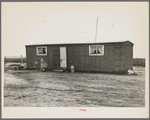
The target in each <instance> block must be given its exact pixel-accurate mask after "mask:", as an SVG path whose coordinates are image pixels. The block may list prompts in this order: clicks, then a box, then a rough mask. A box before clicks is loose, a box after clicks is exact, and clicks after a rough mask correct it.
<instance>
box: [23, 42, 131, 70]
mask: <svg viewBox="0 0 150 120" xmlns="http://www.w3.org/2000/svg"><path fill="white" fill-rule="evenodd" d="M36 47H37V46H29V47H27V49H26V56H27V67H28V68H37V69H39V68H40V61H41V58H43V60H44V61H45V62H47V63H48V69H49V70H54V69H60V49H59V47H62V46H60V45H58V46H57V45H55V46H52V45H51V46H47V56H37V55H36ZM65 47H66V52H67V53H66V54H67V69H70V66H71V65H72V64H73V65H74V67H75V71H87V72H88V71H89V72H90V71H91V72H122V71H125V70H127V69H132V63H133V60H132V59H133V47H132V46H131V45H126V44H113V45H111V44H104V55H103V56H90V55H89V44H88V45H68V46H67V45H65ZM35 62H37V63H38V64H37V65H35Z"/></svg>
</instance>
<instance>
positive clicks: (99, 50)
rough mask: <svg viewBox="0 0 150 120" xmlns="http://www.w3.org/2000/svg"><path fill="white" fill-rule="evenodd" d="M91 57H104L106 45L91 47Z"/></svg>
mask: <svg viewBox="0 0 150 120" xmlns="http://www.w3.org/2000/svg"><path fill="white" fill-rule="evenodd" d="M89 55H91V56H95V55H104V45H91V46H89Z"/></svg>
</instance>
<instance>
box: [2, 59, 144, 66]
mask: <svg viewBox="0 0 150 120" xmlns="http://www.w3.org/2000/svg"><path fill="white" fill-rule="evenodd" d="M4 61H5V62H21V58H5V59H4ZM23 62H26V58H23ZM133 66H145V58H133Z"/></svg>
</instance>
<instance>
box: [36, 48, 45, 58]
mask: <svg viewBox="0 0 150 120" xmlns="http://www.w3.org/2000/svg"><path fill="white" fill-rule="evenodd" d="M38 48H46V49H45V50H46V54H38ZM36 55H40V56H46V55H47V46H39V47H36Z"/></svg>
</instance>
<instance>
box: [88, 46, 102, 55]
mask: <svg viewBox="0 0 150 120" xmlns="http://www.w3.org/2000/svg"><path fill="white" fill-rule="evenodd" d="M91 46H94V47H96V54H91V53H90V49H91ZM99 46H102V53H100V54H99V53H97V47H99ZM103 55H104V45H90V46H89V56H103Z"/></svg>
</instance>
